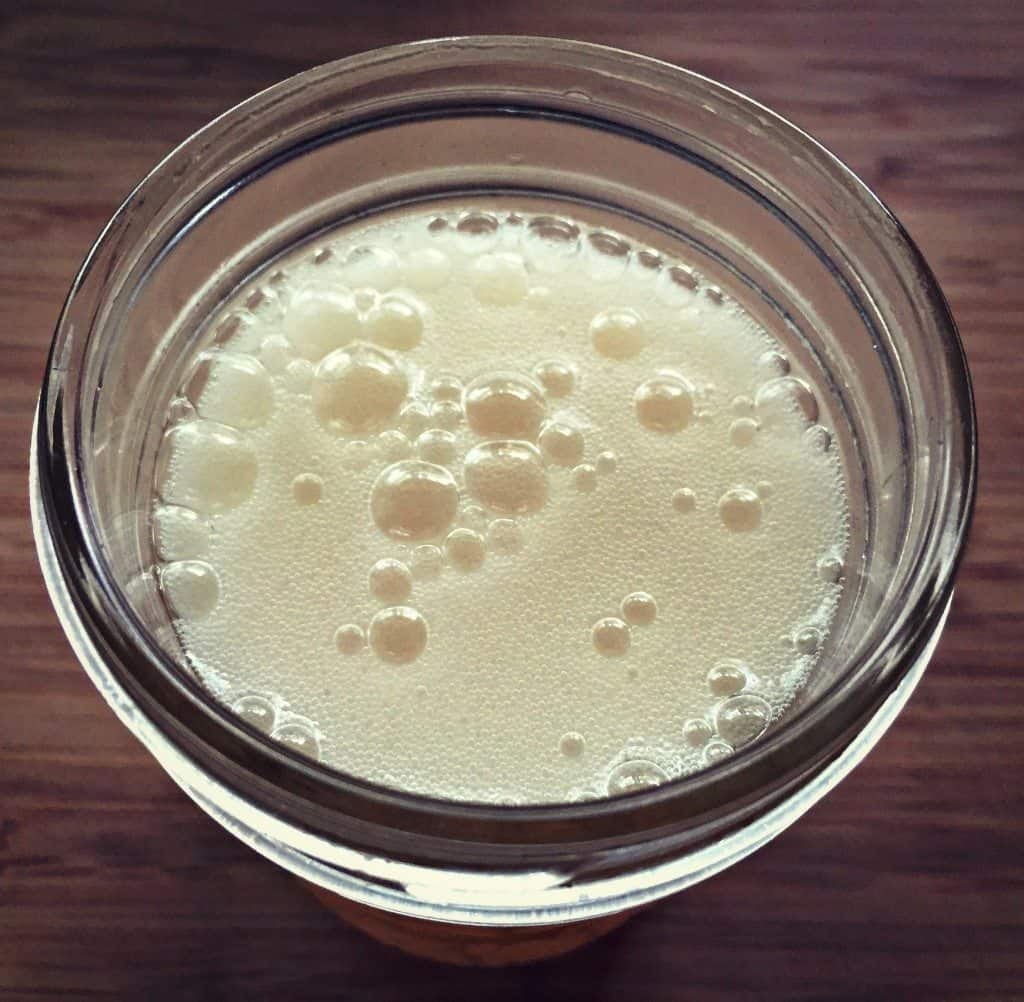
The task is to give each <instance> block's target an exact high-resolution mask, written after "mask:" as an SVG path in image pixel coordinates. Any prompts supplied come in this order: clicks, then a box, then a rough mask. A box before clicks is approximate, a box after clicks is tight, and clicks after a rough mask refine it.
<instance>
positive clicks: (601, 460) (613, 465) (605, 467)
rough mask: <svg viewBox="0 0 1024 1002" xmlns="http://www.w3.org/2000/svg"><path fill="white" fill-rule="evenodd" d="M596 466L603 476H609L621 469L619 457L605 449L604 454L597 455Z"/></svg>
mask: <svg viewBox="0 0 1024 1002" xmlns="http://www.w3.org/2000/svg"><path fill="white" fill-rule="evenodd" d="M594 465H595V467H596V468H597V472H598V473H599V474H601V476H608V475H609V474H610V473H614V472H615V471H616V470H617V469H618V468H619V457H618V456H617V455H616V454H615V453H614V452H612V451H611V449H605V451H604V452H599V453H598V454H597V461H596V462H595V464H594Z"/></svg>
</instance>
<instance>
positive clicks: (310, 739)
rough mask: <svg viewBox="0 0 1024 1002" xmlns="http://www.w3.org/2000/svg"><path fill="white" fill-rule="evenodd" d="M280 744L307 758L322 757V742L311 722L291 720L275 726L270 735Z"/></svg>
mask: <svg viewBox="0 0 1024 1002" xmlns="http://www.w3.org/2000/svg"><path fill="white" fill-rule="evenodd" d="M270 736H271V737H272V738H273V739H274V740H275V741H277V742H278V743H279V744H282V745H284V746H285V747H286V748H288V749H290V750H291V751H293V752H298V753H299V754H300V755H305V756H306V757H307V758H312V759H319V758H320V742H319V741H318V740H317V737H316V734H315V733H314V731H313V727H312V725H311V724H306V723H300V722H299V721H297V720H291V721H289V722H288V723H285V724H280V725H278V726H277V727H276V728H274V731H273V733H272V734H271V735H270Z"/></svg>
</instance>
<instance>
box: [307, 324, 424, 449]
mask: <svg viewBox="0 0 1024 1002" xmlns="http://www.w3.org/2000/svg"><path fill="white" fill-rule="evenodd" d="M408 388H409V383H408V380H407V379H406V377H405V373H404V372H402V370H401V369H400V368H399V367H398V366H397V365H396V364H395V361H394V359H393V358H392V357H391V356H390V355H389V354H387V352H384V351H382V350H381V349H379V348H375V347H373V346H372V345H368V344H363V343H359V344H354V345H352V346H351V347H349V348H340V349H338V351H334V352H331V354H330V355H328V356H327V357H326V358H325V359H324V360H323V361H322V362H321V363H320V364H319V365H318V366H317V367H316V371H315V372H314V373H313V412H314V414H316V418H317V420H318V421H319V422H320V424H322V425H323V426H324V427H325V428H326V429H327V430H328V431H333V432H335V433H340V432H345V431H349V430H352V429H362V428H369V427H373V426H375V425H379V424H380V423H381V422H383V421H386V420H387V419H389V418H392V417H394V416H395V415H396V414H397V413H398V409H399V408H400V407H401V406H402V401H403V400H404V399H405V394H406V392H407V391H408Z"/></svg>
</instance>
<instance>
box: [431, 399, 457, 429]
mask: <svg viewBox="0 0 1024 1002" xmlns="http://www.w3.org/2000/svg"><path fill="white" fill-rule="evenodd" d="M430 420H431V421H432V422H433V423H434V424H435V425H436V426H437V427H438V428H445V429H447V430H448V431H451V430H452V429H453V428H458V426H459V422H460V421H461V420H462V407H461V406H460V405H459V403H458V402H457V401H455V400H438V401H435V402H434V403H432V404H431V405H430Z"/></svg>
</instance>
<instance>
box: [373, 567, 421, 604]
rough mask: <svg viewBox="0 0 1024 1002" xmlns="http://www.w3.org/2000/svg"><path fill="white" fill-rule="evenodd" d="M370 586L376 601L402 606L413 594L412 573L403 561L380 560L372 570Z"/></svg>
mask: <svg viewBox="0 0 1024 1002" xmlns="http://www.w3.org/2000/svg"><path fill="white" fill-rule="evenodd" d="M369 586H370V594H371V595H372V596H373V597H374V598H375V599H378V600H379V601H381V602H384V603H385V604H387V605H401V604H402V603H403V602H404V601H405V600H406V599H407V598H408V597H409V596H410V595H411V594H412V573H411V572H410V570H409V568H408V567H406V565H405V564H403V563H402V561H401V560H392V559H391V558H385V559H383V560H378V561H377V563H375V564H374V565H373V566H372V567H371V568H370V577H369Z"/></svg>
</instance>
